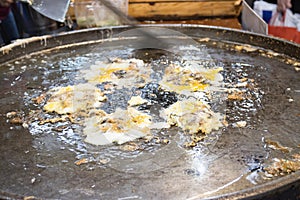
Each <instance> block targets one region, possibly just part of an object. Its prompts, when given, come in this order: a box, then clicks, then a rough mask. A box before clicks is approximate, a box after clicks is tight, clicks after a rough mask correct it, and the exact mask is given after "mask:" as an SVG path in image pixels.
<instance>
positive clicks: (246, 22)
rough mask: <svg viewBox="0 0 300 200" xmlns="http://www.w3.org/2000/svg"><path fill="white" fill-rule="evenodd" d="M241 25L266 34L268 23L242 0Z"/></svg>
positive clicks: (249, 29)
mask: <svg viewBox="0 0 300 200" xmlns="http://www.w3.org/2000/svg"><path fill="white" fill-rule="evenodd" d="M242 27H243V29H244V30H248V31H251V32H255V33H261V34H265V35H267V34H268V24H267V23H266V22H265V21H264V20H263V19H262V18H261V17H260V16H259V15H258V14H257V13H256V12H255V11H254V10H253V9H252V8H251V7H250V6H249V5H248V4H247V2H246V1H245V0H243V10H242Z"/></svg>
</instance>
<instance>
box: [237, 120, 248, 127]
mask: <svg viewBox="0 0 300 200" xmlns="http://www.w3.org/2000/svg"><path fill="white" fill-rule="evenodd" d="M246 125H247V122H246V121H239V122H236V123H235V124H234V126H235V127H238V128H243V127H245V126H246Z"/></svg>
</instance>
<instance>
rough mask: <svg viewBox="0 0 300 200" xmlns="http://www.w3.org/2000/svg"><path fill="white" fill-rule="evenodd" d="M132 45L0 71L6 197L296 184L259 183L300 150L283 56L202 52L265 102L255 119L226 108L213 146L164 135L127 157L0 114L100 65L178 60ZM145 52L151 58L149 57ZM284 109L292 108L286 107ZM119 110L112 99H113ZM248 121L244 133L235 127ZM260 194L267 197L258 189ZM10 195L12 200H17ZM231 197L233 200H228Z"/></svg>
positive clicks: (296, 89) (282, 179)
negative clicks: (266, 171)
mask: <svg viewBox="0 0 300 200" xmlns="http://www.w3.org/2000/svg"><path fill="white" fill-rule="evenodd" d="M128 43H130V40H129V41H128V40H124V41H123V40H122V39H121V40H119V41H111V42H109V45H107V46H103V45H102V44H93V45H91V44H90V45H82V46H77V47H69V48H67V49H64V50H53V51H51V52H48V53H42V54H38V55H34V56H30V57H26V58H22V59H20V60H13V61H11V62H7V63H4V64H2V66H1V68H0V74H1V79H0V84H1V90H0V94H1V99H0V105H1V118H0V124H1V134H0V135H1V137H0V151H1V154H0V156H1V162H0V169H1V170H0V190H1V191H3V194H2V195H4V196H5V194H6V195H7V196H11V197H15V198H17V197H20V196H35V197H37V198H43V199H74V198H75V199H189V198H191V199H194V198H215V197H217V196H219V195H225V196H226V195H229V197H230V196H232V195H233V193H235V194H236V195H237V196H239V195H241V196H243V195H244V196H247V195H248V196H251V195H258V194H259V191H262V192H266V191H268V190H270V191H271V190H273V189H275V188H277V187H279V186H282V184H285V183H286V184H288V183H292V182H294V181H299V180H298V177H299V175H300V174H299V172H296V173H292V174H290V175H285V176H279V177H273V178H270V179H264V178H262V177H263V166H267V165H268V164H270V163H271V162H272V159H273V158H291V155H292V154H293V153H299V152H300V148H299V144H300V136H299V133H300V117H299V114H300V110H299V108H300V76H299V72H298V73H296V72H295V69H294V67H293V66H291V65H289V64H286V63H285V62H284V60H285V56H284V55H283V56H282V57H280V56H279V57H272V58H269V57H267V56H263V55H262V51H254V52H240V51H235V50H232V48H231V46H232V47H233V46H234V45H233V44H226V42H217V43H215V42H212V41H210V42H201V48H202V52H201V55H200V56H204V57H203V58H205V59H207V58H208V57H209V59H210V60H212V61H213V62H214V63H215V64H216V65H220V66H223V67H224V72H222V73H223V76H224V77H225V81H227V82H229V81H232V80H234V79H235V78H236V76H238V75H237V73H243V75H245V76H247V77H248V78H253V79H255V81H256V82H257V85H258V87H259V88H260V90H261V91H263V93H261V94H259V95H260V97H259V101H260V102H254V104H255V106H254V109H253V110H251V111H249V109H248V110H247V109H246V111H245V110H244V109H242V106H241V105H238V104H236V103H234V102H232V101H226V102H225V104H226V109H225V110H224V111H225V112H226V115H227V116H228V121H229V126H228V127H227V128H223V129H222V130H221V131H220V132H218V133H215V134H214V136H216V138H214V139H213V140H212V141H210V142H211V144H206V143H202V144H200V145H199V147H197V148H194V149H187V148H184V147H183V145H182V142H180V141H182V140H184V139H183V138H184V137H185V136H184V135H183V134H182V133H180V131H179V130H177V129H172V130H170V131H166V132H165V133H160V134H162V135H163V136H165V137H167V138H168V139H170V143H169V144H168V145H155V144H152V145H150V147H148V148H146V149H145V150H144V151H135V152H123V151H121V150H120V149H119V147H118V146H115V145H111V146H105V147H95V146H92V145H88V144H85V143H84V142H83V141H82V136H80V134H78V133H77V132H76V127H75V128H74V127H73V129H72V130H73V131H67V132H64V133H60V134H58V133H57V132H55V131H45V130H42V131H41V130H37V131H36V132H33V133H30V132H29V131H28V129H24V128H23V127H22V126H19V125H14V124H10V123H9V122H7V119H6V113H7V112H10V111H23V112H24V113H25V115H26V114H28V112H29V111H30V110H31V109H36V105H33V104H32V102H31V101H30V99H31V98H32V97H35V96H37V95H39V94H41V93H42V92H45V91H47V90H48V89H49V88H52V87H54V86H64V85H69V84H74V83H76V81H78V80H76V79H75V78H74V77H75V76H77V74H78V72H79V71H80V70H81V69H85V68H88V67H89V66H90V65H91V64H94V63H95V61H96V60H103V59H104V60H105V59H106V57H109V58H111V57H120V58H129V57H135V58H139V59H143V60H145V62H153V63H154V64H156V65H157V66H158V67H159V65H160V64H161V63H164V62H163V61H168V60H174V59H176V58H175V57H174V55H173V54H170V53H166V52H165V51H161V50H155V49H148V50H144V51H134V50H132V49H130V48H129V47H128ZM145 52H147V54H145ZM289 99H293V102H290V101H289ZM116 101H118V99H116ZM240 120H245V121H247V126H246V127H245V128H237V127H233V126H231V125H232V123H234V122H236V121H240ZM265 139H271V140H273V141H277V142H279V143H280V144H282V145H283V146H286V147H289V148H291V149H292V151H291V152H290V153H282V152H280V151H276V150H272V149H270V148H267V147H266V143H265ZM84 156H90V157H94V158H98V159H102V158H109V162H108V163H105V164H103V163H102V164H101V163H99V162H90V163H88V164H83V165H80V166H76V165H75V164H74V162H75V161H76V160H78V159H79V158H81V157H84ZM261 188H264V189H261ZM13 194H15V196H14V195H13ZM233 196H234V195H233Z"/></svg>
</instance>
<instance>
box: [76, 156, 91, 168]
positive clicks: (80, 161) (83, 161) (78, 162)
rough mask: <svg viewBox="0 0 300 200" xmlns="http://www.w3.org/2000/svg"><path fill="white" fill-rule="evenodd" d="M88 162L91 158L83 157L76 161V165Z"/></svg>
mask: <svg viewBox="0 0 300 200" xmlns="http://www.w3.org/2000/svg"><path fill="white" fill-rule="evenodd" d="M88 162H89V160H88V159H87V158H82V159H80V160H77V161H75V165H77V166H79V165H82V164H86V163H88Z"/></svg>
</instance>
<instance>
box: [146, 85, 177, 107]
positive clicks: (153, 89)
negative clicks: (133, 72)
mask: <svg viewBox="0 0 300 200" xmlns="http://www.w3.org/2000/svg"><path fill="white" fill-rule="evenodd" d="M141 97H142V98H144V99H147V100H149V101H150V102H151V103H152V104H159V105H160V106H162V107H164V108H166V107H168V106H169V105H171V104H173V103H175V102H177V101H178V98H177V95H176V93H175V92H169V91H165V90H163V89H162V88H161V87H160V85H159V84H158V83H148V84H147V85H145V87H143V88H142V89H141Z"/></svg>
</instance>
